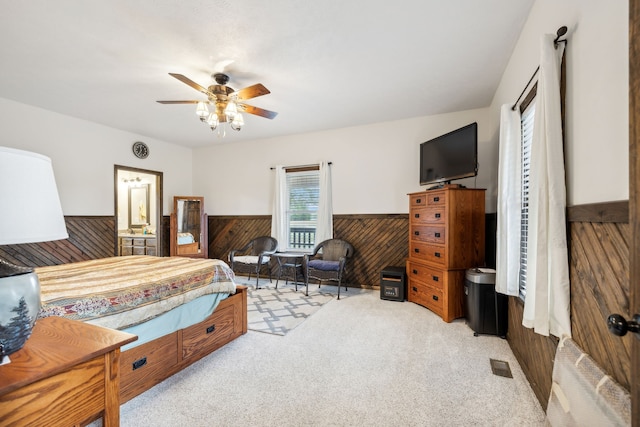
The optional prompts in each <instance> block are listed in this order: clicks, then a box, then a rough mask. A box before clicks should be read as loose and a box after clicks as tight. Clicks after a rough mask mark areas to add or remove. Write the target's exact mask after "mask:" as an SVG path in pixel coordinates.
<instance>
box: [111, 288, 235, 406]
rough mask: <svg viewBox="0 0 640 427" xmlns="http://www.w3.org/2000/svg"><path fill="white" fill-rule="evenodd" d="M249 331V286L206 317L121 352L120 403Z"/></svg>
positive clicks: (219, 305) (225, 300)
mask: <svg viewBox="0 0 640 427" xmlns="http://www.w3.org/2000/svg"><path fill="white" fill-rule="evenodd" d="M246 333H247V287H246V286H243V285H237V291H236V293H235V294H234V295H231V296H229V297H228V298H226V299H224V300H223V301H221V302H220V304H218V307H217V308H216V309H215V311H214V312H213V314H211V316H209V317H208V318H207V319H205V320H204V321H202V322H200V323H197V324H195V325H193V326H190V327H188V328H185V329H180V330H179V331H176V332H173V333H171V334H168V335H165V336H163V337H160V338H158V339H155V340H153V341H150V342H148V343H145V344H142V345H139V346H137V347H134V348H132V349H129V350H126V351H123V352H122V353H121V354H120V404H123V403H124V402H126V401H128V400H130V399H132V398H133V397H135V396H137V395H139V394H140V393H142V392H144V391H146V390H148V389H150V388H151V387H153V386H154V385H156V384H158V383H160V382H162V381H163V380H165V379H166V378H169V377H170V376H171V375H173V374H175V373H176V372H179V371H181V370H182V369H184V368H186V367H187V366H189V365H191V364H192V363H194V362H196V361H197V360H200V359H201V358H203V357H204V356H207V355H208V354H210V353H211V352H213V351H215V350H217V349H218V348H220V347H222V346H223V345H225V344H227V343H229V342H231V341H233V340H234V339H236V338H238V337H239V336H241V335H243V334H246Z"/></svg>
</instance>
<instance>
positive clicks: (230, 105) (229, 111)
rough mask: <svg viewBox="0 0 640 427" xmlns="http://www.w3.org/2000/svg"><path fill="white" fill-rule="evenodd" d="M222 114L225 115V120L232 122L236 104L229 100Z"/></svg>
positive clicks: (236, 109) (236, 107)
mask: <svg viewBox="0 0 640 427" xmlns="http://www.w3.org/2000/svg"><path fill="white" fill-rule="evenodd" d="M224 114H225V115H226V116H227V121H229V122H232V121H233V120H234V118H235V117H236V115H237V114H238V106H237V105H236V103H235V102H233V101H230V102H228V103H227V107H226V108H225V109H224Z"/></svg>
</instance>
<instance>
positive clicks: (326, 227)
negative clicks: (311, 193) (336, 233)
mask: <svg viewBox="0 0 640 427" xmlns="http://www.w3.org/2000/svg"><path fill="white" fill-rule="evenodd" d="M332 198H333V197H332V192H331V166H330V165H329V162H320V197H319V200H318V225H317V226H316V245H317V244H318V243H320V242H322V241H324V240H327V239H332V238H333V202H332Z"/></svg>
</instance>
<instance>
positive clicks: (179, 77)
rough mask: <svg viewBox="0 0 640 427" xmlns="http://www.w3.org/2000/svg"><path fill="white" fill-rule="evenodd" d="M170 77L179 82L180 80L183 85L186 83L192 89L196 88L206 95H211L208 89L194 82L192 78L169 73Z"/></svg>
mask: <svg viewBox="0 0 640 427" xmlns="http://www.w3.org/2000/svg"><path fill="white" fill-rule="evenodd" d="M169 75H170V76H172V77H175V78H176V79H178V80H180V81H181V82H182V83H185V84H187V85H189V86H191V87H192V88H194V89H195V90H197V91H198V92H202V93H204V94H205V95H209V91H208V90H207V89H206V88H204V87H202V86H200V85H199V84H198V83H196V82H194V81H193V80H191V79H190V78H188V77H185V76H183V75H182V74H176V73H169Z"/></svg>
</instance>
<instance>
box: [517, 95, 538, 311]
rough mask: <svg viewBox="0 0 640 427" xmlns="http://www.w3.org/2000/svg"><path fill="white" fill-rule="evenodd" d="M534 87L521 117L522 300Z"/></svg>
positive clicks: (525, 258) (524, 103)
mask: <svg viewBox="0 0 640 427" xmlns="http://www.w3.org/2000/svg"><path fill="white" fill-rule="evenodd" d="M535 90H536V88H535V87H534V88H533V90H532V91H531V94H530V96H528V97H527V99H525V102H523V104H522V107H521V109H522V112H521V116H520V126H521V133H520V135H521V138H522V140H521V144H522V149H521V174H522V176H521V178H522V180H521V187H520V188H521V189H520V193H521V201H522V205H521V209H520V219H521V222H520V273H519V276H518V286H519V295H520V298H522V299H523V300H524V298H525V296H526V294H527V241H528V233H529V170H530V168H531V141H532V140H533V123H534V119H535V115H536V102H535Z"/></svg>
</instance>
